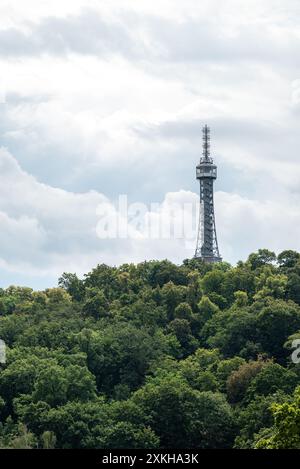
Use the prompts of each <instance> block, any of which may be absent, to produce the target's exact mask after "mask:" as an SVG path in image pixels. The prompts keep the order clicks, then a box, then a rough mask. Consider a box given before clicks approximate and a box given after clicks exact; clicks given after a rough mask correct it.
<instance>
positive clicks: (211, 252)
mask: <svg viewBox="0 0 300 469" xmlns="http://www.w3.org/2000/svg"><path fill="white" fill-rule="evenodd" d="M202 132H203V154H202V157H201V158H200V163H199V164H198V165H197V166H196V178H197V179H198V180H199V182H200V213H199V226H198V236H197V245H196V251H195V256H194V257H195V258H200V259H202V260H203V261H205V262H221V261H222V258H221V256H220V253H219V247H218V241H217V231H216V221H215V211H214V186H213V185H214V181H215V179H217V166H216V165H215V164H214V162H213V159H212V158H211V156H210V128H209V127H208V126H207V125H205V126H204V127H203V129H202Z"/></svg>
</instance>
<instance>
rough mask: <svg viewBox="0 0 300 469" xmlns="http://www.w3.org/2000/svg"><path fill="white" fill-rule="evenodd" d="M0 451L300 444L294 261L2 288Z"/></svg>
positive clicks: (298, 269)
mask: <svg viewBox="0 0 300 469" xmlns="http://www.w3.org/2000/svg"><path fill="white" fill-rule="evenodd" d="M0 338H1V339H3V340H4V341H5V343H6V344H7V362H6V364H2V365H0V420H1V424H0V446H1V447H4V448H9V447H12V448H36V447H41V448H53V447H57V448H107V449H108V448H112V449H113V448H158V447H161V448H184V447H188V448H231V447H234V448H248V447H249V448H300V423H299V421H300V420H299V412H300V410H299V408H300V386H299V387H298V388H297V386H298V385H300V365H297V364H296V363H293V362H292V360H291V353H292V349H291V347H292V342H293V340H294V339H296V338H300V254H298V253H296V252H294V251H284V252H283V253H281V254H280V255H279V256H278V257H276V256H275V254H274V253H272V252H270V251H267V250H260V251H258V253H253V254H251V255H250V256H249V258H248V260H247V261H246V262H244V263H242V262H240V263H238V265H237V266H236V267H231V266H230V265H229V264H227V263H220V264H216V265H207V264H204V263H202V262H201V261H199V260H195V259H193V260H186V261H184V262H183V264H182V265H181V266H176V265H174V264H172V263H171V262H169V261H151V262H144V263H141V264H138V265H132V264H128V265H122V266H121V267H119V268H115V267H108V266H106V265H103V264H102V265H98V266H97V267H96V268H95V269H94V270H92V272H90V273H88V274H87V275H86V276H85V277H84V279H83V280H79V279H78V278H77V276H76V275H75V274H67V273H65V274H63V275H62V277H61V278H60V279H59V287H58V288H52V289H48V290H45V291H43V292H41V291H33V290H31V289H30V288H23V287H10V288H8V289H6V290H3V289H2V290H0Z"/></svg>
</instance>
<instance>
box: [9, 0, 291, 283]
mask: <svg viewBox="0 0 300 469" xmlns="http://www.w3.org/2000/svg"><path fill="white" fill-rule="evenodd" d="M298 9H299V5H298V1H296V0H284V1H283V0H266V1H264V2H261V1H259V0H246V1H245V2H242V3H241V2H240V1H237V0H227V1H226V2H220V1H219V0H204V1H201V2H198V1H197V0H186V1H184V2H183V1H182V0H161V1H160V2H159V7H158V5H157V3H156V2H149V1H148V0H139V1H138V2H137V1H136V0H103V1H101V2H99V1H98V0H72V1H71V0H53V1H51V2H50V3H49V2H46V1H42V0H26V2H20V1H19V0H10V1H6V0H2V2H1V4H0V15H1V24H2V26H1V29H0V39H1V41H0V86H1V89H0V101H3V99H2V98H3V97H6V102H5V103H1V104H0V144H1V145H2V146H3V147H6V148H7V151H4V150H2V151H1V154H0V183H1V187H0V219H1V226H2V230H1V231H2V233H1V234H0V241H1V240H2V241H1V242H2V246H3V249H2V253H1V255H0V257H1V258H2V261H1V262H0V269H1V271H2V272H4V271H7V272H8V271H10V272H11V273H12V272H17V273H22V272H23V273H26V272H32V273H34V272H36V273H38V275H44V276H46V277H45V279H46V278H50V277H49V276H51V279H53V278H54V276H56V275H58V274H59V273H60V272H61V271H62V270H78V271H80V272H84V271H85V270H87V269H88V268H90V267H92V266H93V265H94V264H95V263H96V262H98V261H106V262H109V263H121V262H125V261H130V260H135V261H138V260H142V259H143V258H155V257H158V258H163V257H170V258H171V259H172V260H175V261H180V260H181V259H182V258H183V257H187V256H191V255H192V254H193V249H192V248H191V249H190V250H189V249H186V248H185V247H184V244H182V243H181V242H174V243H169V242H168V241H166V242H164V241H159V242H157V241H154V240H152V241H151V242H149V241H148V240H147V239H143V238H142V239H140V240H138V241H137V242H135V243H133V242H127V243H124V242H120V243H117V242H112V243H109V242H107V243H101V242H100V241H99V239H97V238H96V237H95V226H96V223H97V220H96V218H95V217H96V215H95V210H96V206H97V204H98V203H99V201H101V200H103V199H105V197H107V199H108V200H111V201H114V200H116V198H117V196H118V195H119V193H127V194H128V195H129V198H130V200H131V201H138V202H143V201H146V202H147V203H148V202H151V201H152V202H162V201H164V203H163V210H164V212H163V213H164V215H165V217H166V220H167V219H168V217H169V218H172V215H171V214H169V213H168V201H170V200H173V199H177V198H181V197H187V198H189V197H191V198H193V197H196V196H195V194H194V195H190V194H193V193H194V192H195V191H196V190H197V185H196V184H197V183H196V181H195V179H194V165H195V163H196V161H197V159H198V157H199V154H200V152H201V148H200V147H201V126H202V124H203V123H205V122H208V123H209V124H210V125H211V127H212V151H213V155H214V156H215V158H216V162H217V164H218V166H219V178H218V181H217V186H216V187H217V190H218V192H217V194H216V204H217V228H218V234H219V243H220V249H221V252H222V254H223V256H224V258H225V259H228V260H231V261H235V260H238V259H239V258H244V257H245V256H247V255H248V253H249V252H250V251H251V250H253V249H257V248H259V247H269V248H274V249H276V250H280V249H284V248H286V247H295V248H297V246H298V241H297V240H298V237H299V236H298V235H299V233H298V230H297V226H298V225H299V223H298V220H299V211H298V205H299V192H300V191H299V178H300V170H299V167H300V166H299V156H298V148H299V145H300V137H299V132H298V127H299V116H300V113H299V90H298V88H299V79H300V76H299V72H298V69H299V67H298V65H299V64H298V62H299V59H298V49H299V45H300V43H299V41H300V35H299V14H298ZM12 155H13V156H12ZM91 189H94V190H93V191H91ZM181 189H184V190H183V191H180V190H181ZM102 194H104V195H102ZM238 194H239V195H238ZM105 200H106V199H105ZM78 214H80V215H78ZM157 216H158V215H157V213H155V212H154V213H152V212H151V213H149V212H148V213H147V214H146V217H148V218H151V219H155V218H157ZM79 221H80V222H79ZM1 237H2V238H1ZM23 243H25V246H26V249H24V253H23V255H22V246H23ZM298 247H299V246H298ZM47 276H48V277H47ZM9 278H10V279H11V275H10V276H9ZM51 281H52V280H51ZM45 282H46V280H45Z"/></svg>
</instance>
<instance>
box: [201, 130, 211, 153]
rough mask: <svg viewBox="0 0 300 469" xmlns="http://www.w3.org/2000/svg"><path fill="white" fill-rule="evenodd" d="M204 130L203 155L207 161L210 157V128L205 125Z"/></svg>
mask: <svg viewBox="0 0 300 469" xmlns="http://www.w3.org/2000/svg"><path fill="white" fill-rule="evenodd" d="M202 132H203V137H202V138H203V157H204V160H205V161H209V157H210V128H209V127H208V126H207V125H205V126H204V127H203V129H202Z"/></svg>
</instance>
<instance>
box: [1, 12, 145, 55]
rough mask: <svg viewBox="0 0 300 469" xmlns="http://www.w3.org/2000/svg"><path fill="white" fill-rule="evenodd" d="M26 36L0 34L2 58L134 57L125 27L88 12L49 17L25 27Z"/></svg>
mask: <svg viewBox="0 0 300 469" xmlns="http://www.w3.org/2000/svg"><path fill="white" fill-rule="evenodd" d="M27 29H28V30H29V31H28V32H26V33H25V32H21V31H19V30H18V29H15V28H11V29H6V30H1V31H0V55H1V56H3V57H20V56H24V57H26V56H39V55H42V54H51V55H56V56H61V55H66V54H68V53H77V54H86V55H89V54H91V55H101V56H103V55H104V56H105V55H106V54H108V53H109V54H110V53H113V52H116V53H118V54H124V55H129V56H132V55H136V48H137V46H136V43H135V42H134V41H133V39H132V38H131V36H130V33H129V31H128V29H127V27H126V25H125V24H122V22H120V21H116V22H108V21H105V20H104V19H102V18H101V16H99V14H98V13H96V12H93V11H91V10H84V11H83V12H82V14H81V15H80V16H67V17H65V18H56V17H48V18H45V19H43V20H42V21H41V22H40V23H38V24H27Z"/></svg>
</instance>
